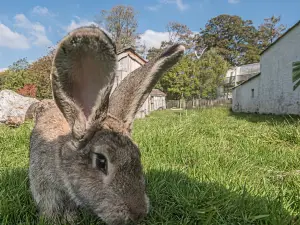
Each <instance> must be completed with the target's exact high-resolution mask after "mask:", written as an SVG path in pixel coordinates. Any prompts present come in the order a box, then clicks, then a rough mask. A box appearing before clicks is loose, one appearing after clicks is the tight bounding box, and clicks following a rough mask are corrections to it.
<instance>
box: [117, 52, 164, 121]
mask: <svg viewBox="0 0 300 225" xmlns="http://www.w3.org/2000/svg"><path fill="white" fill-rule="evenodd" d="M117 60H118V68H117V73H116V77H115V80H114V84H113V88H112V91H113V90H114V89H115V88H116V87H117V86H118V85H119V84H120V83H121V81H122V80H123V79H124V78H125V77H126V76H127V75H128V74H129V73H131V72H132V71H134V70H136V69H138V68H139V67H141V66H143V65H145V64H146V63H147V60H145V59H144V58H143V57H142V56H140V55H139V54H138V53H137V52H136V51H135V50H134V49H133V48H131V47H128V48H124V49H122V50H120V51H119V52H118V53H117ZM165 96H166V94H165V93H163V92H161V91H160V90H158V89H153V90H152V91H151V93H150V95H149V97H148V98H147V99H146V101H145V102H144V104H143V105H142V107H141V108H140V109H139V111H138V113H137V115H136V118H143V117H145V116H146V115H148V114H149V113H150V112H151V111H154V110H158V109H165V108H166V102H165Z"/></svg>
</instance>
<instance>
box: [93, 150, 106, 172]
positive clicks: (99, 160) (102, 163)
mask: <svg viewBox="0 0 300 225" xmlns="http://www.w3.org/2000/svg"><path fill="white" fill-rule="evenodd" d="M95 156H96V157H95V158H94V159H95V161H94V165H95V166H96V167H97V169H99V170H101V171H102V172H103V173H104V174H105V175H106V174H107V160H106V158H105V156H104V155H102V154H99V153H95Z"/></svg>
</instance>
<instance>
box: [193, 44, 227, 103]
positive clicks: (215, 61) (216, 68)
mask: <svg viewBox="0 0 300 225" xmlns="http://www.w3.org/2000/svg"><path fill="white" fill-rule="evenodd" d="M228 67H229V64H228V62H227V61H226V60H225V59H224V58H223V57H222V56H221V55H220V54H219V53H218V52H217V50H216V49H211V50H209V51H207V52H205V53H204V54H203V56H202V57H201V59H199V60H196V71H195V76H196V80H198V82H199V84H198V87H197V88H198V96H199V97H200V98H209V99H211V98H216V97H217V88H218V87H220V86H221V85H223V82H224V78H225V74H226V71H227V70H228Z"/></svg>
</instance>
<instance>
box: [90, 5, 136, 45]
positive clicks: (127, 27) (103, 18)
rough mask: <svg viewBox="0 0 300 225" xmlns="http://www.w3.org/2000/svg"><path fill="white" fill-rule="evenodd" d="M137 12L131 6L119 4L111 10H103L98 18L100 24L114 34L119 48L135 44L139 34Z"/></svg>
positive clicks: (113, 37) (114, 39) (97, 21)
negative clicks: (137, 31)
mask: <svg viewBox="0 0 300 225" xmlns="http://www.w3.org/2000/svg"><path fill="white" fill-rule="evenodd" d="M136 15H137V12H136V11H135V10H134V8H133V7H131V6H124V5H117V6H114V7H113V8H112V9H111V10H102V11H101V13H100V17H99V18H98V19H97V20H96V23H98V24H99V25H100V26H102V25H104V26H105V28H106V29H107V31H108V32H109V33H110V34H111V35H112V39H113V41H114V42H115V43H116V48H117V50H120V49H122V48H124V47H128V46H135V44H136V39H137V38H138V35H137V33H136V30H137V27H138V23H137V19H136Z"/></svg>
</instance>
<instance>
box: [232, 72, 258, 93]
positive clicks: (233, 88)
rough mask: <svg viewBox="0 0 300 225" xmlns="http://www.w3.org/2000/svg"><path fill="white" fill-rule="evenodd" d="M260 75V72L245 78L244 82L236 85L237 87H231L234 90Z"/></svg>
mask: <svg viewBox="0 0 300 225" xmlns="http://www.w3.org/2000/svg"><path fill="white" fill-rule="evenodd" d="M258 76H260V73H258V74H255V75H254V76H252V77H250V78H249V79H248V80H245V81H244V82H242V83H240V84H239V85H236V86H235V87H233V88H231V90H233V89H235V88H237V87H239V86H242V85H243V84H245V83H247V82H249V81H250V80H253V79H254V78H256V77H258Z"/></svg>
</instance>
